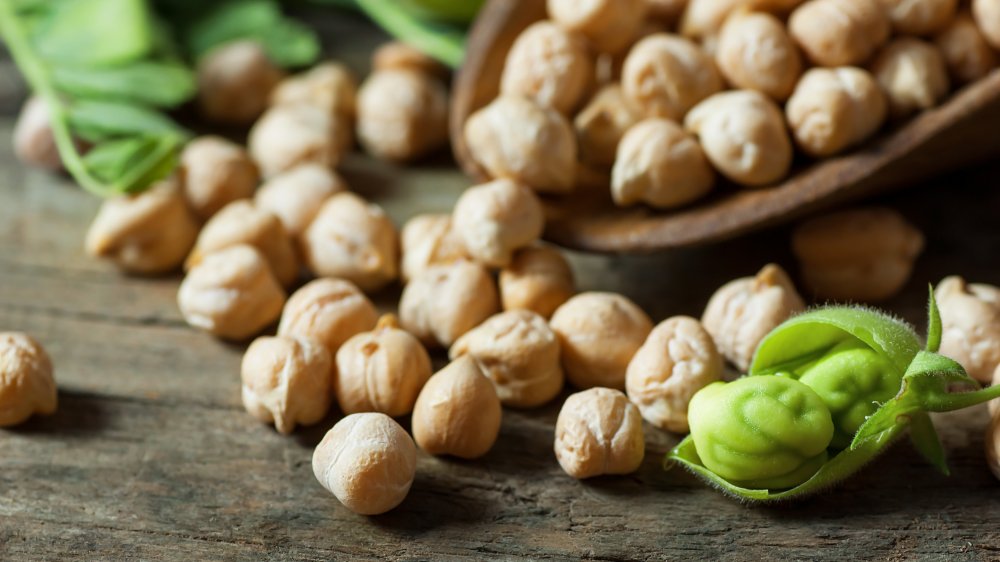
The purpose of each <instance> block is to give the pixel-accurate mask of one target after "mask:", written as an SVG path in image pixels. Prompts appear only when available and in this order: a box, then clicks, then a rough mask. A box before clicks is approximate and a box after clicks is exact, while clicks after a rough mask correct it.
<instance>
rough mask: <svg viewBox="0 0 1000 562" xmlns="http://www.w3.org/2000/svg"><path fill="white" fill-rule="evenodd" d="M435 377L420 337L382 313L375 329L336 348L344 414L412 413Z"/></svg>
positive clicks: (339, 398) (337, 383)
mask: <svg viewBox="0 0 1000 562" xmlns="http://www.w3.org/2000/svg"><path fill="white" fill-rule="evenodd" d="M430 376H431V358H430V356H428V355H427V350H425V349H424V346H423V345H421V344H420V341H419V340H417V338H415V337H413V336H412V335H410V333H409V332H406V331H404V330H400V329H399V324H398V323H397V322H396V317H395V316H392V315H387V316H383V317H382V318H381V319H379V322H378V325H377V326H376V327H375V329H374V330H373V331H371V332H362V333H360V334H358V335H356V336H354V337H352V338H351V339H349V340H347V341H346V342H345V343H344V345H342V346H341V347H340V349H339V350H338V351H337V370H336V375H335V376H334V378H333V390H334V393H335V394H336V396H337V402H338V403H339V404H340V409H341V410H342V411H343V412H344V413H345V414H353V413H356V412H382V413H383V414H386V415H388V416H392V417H399V416H402V415H405V414H409V413H410V412H412V411H413V404H414V402H416V400H417V394H419V393H420V389H421V388H423V387H424V384H425V383H426V382H427V379H429V378H430Z"/></svg>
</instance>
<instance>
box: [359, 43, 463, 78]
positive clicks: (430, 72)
mask: <svg viewBox="0 0 1000 562" xmlns="http://www.w3.org/2000/svg"><path fill="white" fill-rule="evenodd" d="M372 70H374V71H376V72H377V71H379V70H411V71H413V72H417V73H419V74H424V75H426V76H433V77H435V78H439V79H441V80H445V79H447V78H448V74H449V72H448V67H446V66H445V65H443V64H441V63H440V62H438V61H437V60H435V59H434V58H432V57H429V56H427V55H425V54H424V53H423V52H421V51H420V50H419V49H417V48H415V47H412V46H410V45H407V44H406V43H403V42H402V41H390V42H388V43H384V44H383V45H381V46H379V48H378V49H375V52H374V53H373V54H372Z"/></svg>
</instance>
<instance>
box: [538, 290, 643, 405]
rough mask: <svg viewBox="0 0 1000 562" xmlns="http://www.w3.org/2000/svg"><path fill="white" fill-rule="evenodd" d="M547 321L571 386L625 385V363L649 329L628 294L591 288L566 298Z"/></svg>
mask: <svg viewBox="0 0 1000 562" xmlns="http://www.w3.org/2000/svg"><path fill="white" fill-rule="evenodd" d="M550 325H551V326H552V330H553V331H555V333H556V335H557V336H558V337H559V344H560V346H561V348H562V365H563V370H564V371H565V372H566V378H567V379H568V380H569V382H570V384H572V385H573V386H575V387H577V388H591V387H594V386H605V387H608V388H625V371H626V369H627V368H628V363H629V361H631V360H632V356H634V355H635V352H636V351H638V350H639V348H640V347H641V346H642V342H643V341H645V340H646V336H648V335H649V332H650V331H651V330H652V329H653V322H652V320H650V319H649V316H647V315H646V313H645V312H643V311H642V309H641V308H639V307H638V306H636V304H635V303H633V302H632V301H631V300H629V299H628V298H626V297H624V296H622V295H616V294H613V293H596V292H592V293H581V294H579V295H576V296H575V297H573V298H571V299H569V300H568V301H566V302H565V303H564V304H563V305H562V306H560V307H559V308H558V309H556V311H555V314H553V315H552V320H550Z"/></svg>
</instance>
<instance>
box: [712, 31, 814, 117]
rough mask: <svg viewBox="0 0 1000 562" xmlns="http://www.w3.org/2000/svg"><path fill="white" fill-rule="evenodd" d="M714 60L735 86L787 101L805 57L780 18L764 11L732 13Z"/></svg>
mask: <svg viewBox="0 0 1000 562" xmlns="http://www.w3.org/2000/svg"><path fill="white" fill-rule="evenodd" d="M715 62H716V64H717V65H718V66H719V71H720V72H721V73H722V76H723V77H724V78H725V79H726V80H727V81H728V82H729V83H730V84H732V85H733V86H734V87H736V88H744V89H748V90H757V91H759V92H762V93H764V94H766V95H768V96H769V97H771V98H772V99H775V100H777V101H784V100H786V99H788V96H790V95H791V94H792V90H793V89H794V88H795V83H796V82H797V81H798V80H799V76H800V75H801V74H802V58H801V57H800V56H799V51H798V49H797V48H796V47H795V44H794V43H793V42H792V38H791V37H789V35H788V31H787V30H786V29H785V26H784V24H782V23H781V20H779V19H778V18H776V17H774V16H772V15H771V14H767V13H763V12H740V13H736V14H733V15H732V16H731V17H730V18H729V19H728V20H726V23H725V25H723V26H722V31H721V32H720V34H719V41H718V45H717V46H716V51H715Z"/></svg>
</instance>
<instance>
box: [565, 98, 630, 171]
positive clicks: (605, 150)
mask: <svg viewBox="0 0 1000 562" xmlns="http://www.w3.org/2000/svg"><path fill="white" fill-rule="evenodd" d="M638 120H639V118H638V112H637V111H635V110H634V109H633V108H632V104H631V102H629V101H628V100H627V99H625V94H624V93H623V92H622V88H621V86H620V85H618V84H608V85H607V86H604V87H603V88H601V89H600V90H598V92H597V93H596V94H594V97H593V98H591V99H590V101H589V102H588V103H587V105H586V106H585V107H584V108H583V109H582V110H580V113H577V114H576V117H575V118H573V129H574V130H575V131H576V142H577V144H578V145H579V146H580V158H581V159H582V160H583V161H584V162H586V163H588V164H591V165H595V166H601V167H610V166H611V165H613V164H614V163H615V151H616V150H618V143H619V142H620V141H621V138H622V136H623V135H625V131H627V130H628V129H629V127H631V126H632V125H634V124H635V123H636V122H637V121H638Z"/></svg>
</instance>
